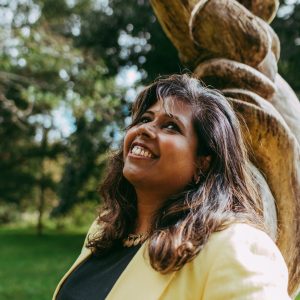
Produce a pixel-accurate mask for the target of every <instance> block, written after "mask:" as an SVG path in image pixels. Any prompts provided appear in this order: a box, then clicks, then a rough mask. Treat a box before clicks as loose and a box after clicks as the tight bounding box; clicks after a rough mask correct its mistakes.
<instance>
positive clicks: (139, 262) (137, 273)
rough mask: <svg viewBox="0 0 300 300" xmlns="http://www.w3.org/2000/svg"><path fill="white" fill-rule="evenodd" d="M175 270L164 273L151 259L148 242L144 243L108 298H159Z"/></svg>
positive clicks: (108, 299) (151, 299) (150, 299)
mask: <svg viewBox="0 0 300 300" xmlns="http://www.w3.org/2000/svg"><path fill="white" fill-rule="evenodd" d="M174 274H175V272H172V273H170V274H166V275H162V274H160V273H159V272H157V271H155V270H154V269H153V268H152V267H151V265H150V261H149V255H148V252H147V243H144V244H143V245H142V246H141V248H140V249H139V250H138V252H137V253H136V255H135V256H134V257H133V259H132V260H131V261H130V263H129V264H128V266H127V267H126V269H125V270H124V271H123V273H122V274H121V276H120V277H119V279H118V280H117V282H116V283H115V285H114V286H113V288H112V290H111V291H110V293H109V294H108V296H107V298H106V299H107V300H124V299H130V300H140V299H143V300H157V299H159V298H160V296H161V295H162V293H163V291H164V290H165V288H166V287H167V286H168V284H169V283H170V281H171V280H172V278H173V276H174Z"/></svg>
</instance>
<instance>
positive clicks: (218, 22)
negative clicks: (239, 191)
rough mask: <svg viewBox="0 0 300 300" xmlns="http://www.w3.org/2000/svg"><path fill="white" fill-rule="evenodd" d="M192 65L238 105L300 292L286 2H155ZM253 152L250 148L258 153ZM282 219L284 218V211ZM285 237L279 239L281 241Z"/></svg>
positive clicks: (297, 167)
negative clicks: (281, 35)
mask: <svg viewBox="0 0 300 300" xmlns="http://www.w3.org/2000/svg"><path fill="white" fill-rule="evenodd" d="M152 5H153V7H154V10H155V12H156V14H157V16H158V18H159V20H160V22H161V24H162V26H163V28H164V30H165V31H166V33H167V35H168V37H169V38H170V39H171V41H172V42H173V43H174V45H175V47H176V48H177V49H178V52H179V55H180V57H181V58H182V61H183V62H184V63H188V64H189V66H194V67H195V71H194V73H195V75H196V77H198V78H201V79H202V80H203V81H204V82H205V83H206V84H209V85H212V86H213V87H215V88H218V89H221V90H222V91H223V93H224V94H225V95H226V96H227V97H229V99H231V101H232V103H233V106H234V108H235V110H236V111H237V113H238V115H239V117H240V118H241V120H242V122H241V123H242V124H243V134H244V137H245V139H246V142H247V144H248V145H249V147H250V148H251V150H250V151H249V153H250V154H251V160H252V163H253V167H252V168H253V170H254V173H255V174H256V177H257V181H258V183H259V190H260V194H261V199H262V202H263V204H264V205H263V207H264V216H265V220H266V223H267V225H268V227H269V229H270V234H271V236H272V237H273V238H274V239H276V238H277V239H276V243H277V244H278V246H279V248H280V250H281V251H282V254H283V256H284V258H285V260H286V262H287V265H288V269H289V276H290V278H289V292H290V294H291V295H293V296H294V297H295V296H296V294H297V291H299V290H300V289H299V288H300V102H299V100H298V99H297V96H296V95H295V93H294V92H293V90H292V89H291V88H290V87H289V85H288V84H287V83H286V82H285V81H284V80H283V79H282V78H281V77H280V75H278V73H277V62H278V60H279V56H280V42H279V39H278V36H277V35H276V33H275V32H274V31H273V29H272V28H271V27H270V26H269V24H268V23H267V22H270V21H271V20H272V19H273V17H274V16H275V13H276V10H277V8H278V5H279V1H278V0H238V1H235V0H152ZM250 148H249V149H250ZM275 207H276V208H277V215H276V208H275ZM276 234H277V235H276Z"/></svg>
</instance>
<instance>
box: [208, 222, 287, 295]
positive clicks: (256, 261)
mask: <svg viewBox="0 0 300 300" xmlns="http://www.w3.org/2000/svg"><path fill="white" fill-rule="evenodd" d="M209 244H210V245H208V248H207V249H206V253H207V256H208V257H207V261H211V264H210V265H211V267H210V268H209V271H208V274H207V275H208V276H207V280H206V284H205V290H204V294H203V296H204V297H203V300H219V299H223V300H257V299H259V300H290V297H289V295H288V292H287V287H288V271H287V267H286V264H285V262H284V259H283V257H282V255H281V253H280V251H279V249H278V248H277V246H276V245H275V243H274V242H273V241H272V240H271V238H270V237H269V236H268V235H267V234H265V233H264V232H262V231H260V230H258V229H256V228H253V227H251V226H249V225H246V224H236V225H235V226H232V228H230V229H229V230H225V231H224V232H219V233H217V234H216V235H215V236H214V237H213V238H212V241H211V243H209Z"/></svg>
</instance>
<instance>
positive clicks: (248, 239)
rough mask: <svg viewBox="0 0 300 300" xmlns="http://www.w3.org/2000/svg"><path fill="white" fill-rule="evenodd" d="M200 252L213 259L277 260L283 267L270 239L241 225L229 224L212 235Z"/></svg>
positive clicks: (262, 232) (282, 261) (280, 257)
mask: <svg viewBox="0 0 300 300" xmlns="http://www.w3.org/2000/svg"><path fill="white" fill-rule="evenodd" d="M201 252H203V254H205V256H207V255H209V256H212V257H213V258H214V259H215V258H216V257H218V256H226V257H227V258H230V257H235V258H236V259H241V260H245V261H247V258H248V259H250V256H252V258H254V257H261V258H262V257H268V258H269V259H270V260H274V261H278V260H279V261H280V263H281V264H282V265H283V266H285V262H284V259H283V257H282V255H281V253H280V251H279V249H278V247H277V246H276V244H275V242H274V241H273V240H272V239H271V237H270V236H269V235H268V234H267V233H265V232H264V231H262V230H260V229H258V228H256V227H254V226H251V225H248V224H243V223H235V224H231V225H229V226H228V227H227V228H226V229H224V230H221V231H218V232H215V233H213V234H212V235H211V237H210V238H209V240H208V242H207V244H206V245H205V246H204V248H203V250H202V251H201ZM285 267H286V266H285Z"/></svg>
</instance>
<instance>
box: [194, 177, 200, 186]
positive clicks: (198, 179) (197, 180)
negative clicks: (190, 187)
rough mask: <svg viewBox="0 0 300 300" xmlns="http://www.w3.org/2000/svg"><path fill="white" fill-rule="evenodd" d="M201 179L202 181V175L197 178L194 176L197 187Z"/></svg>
mask: <svg viewBox="0 0 300 300" xmlns="http://www.w3.org/2000/svg"><path fill="white" fill-rule="evenodd" d="M200 179H201V176H200V175H197V176H195V175H194V182H195V184H196V185H197V184H198V183H199V182H200Z"/></svg>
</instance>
